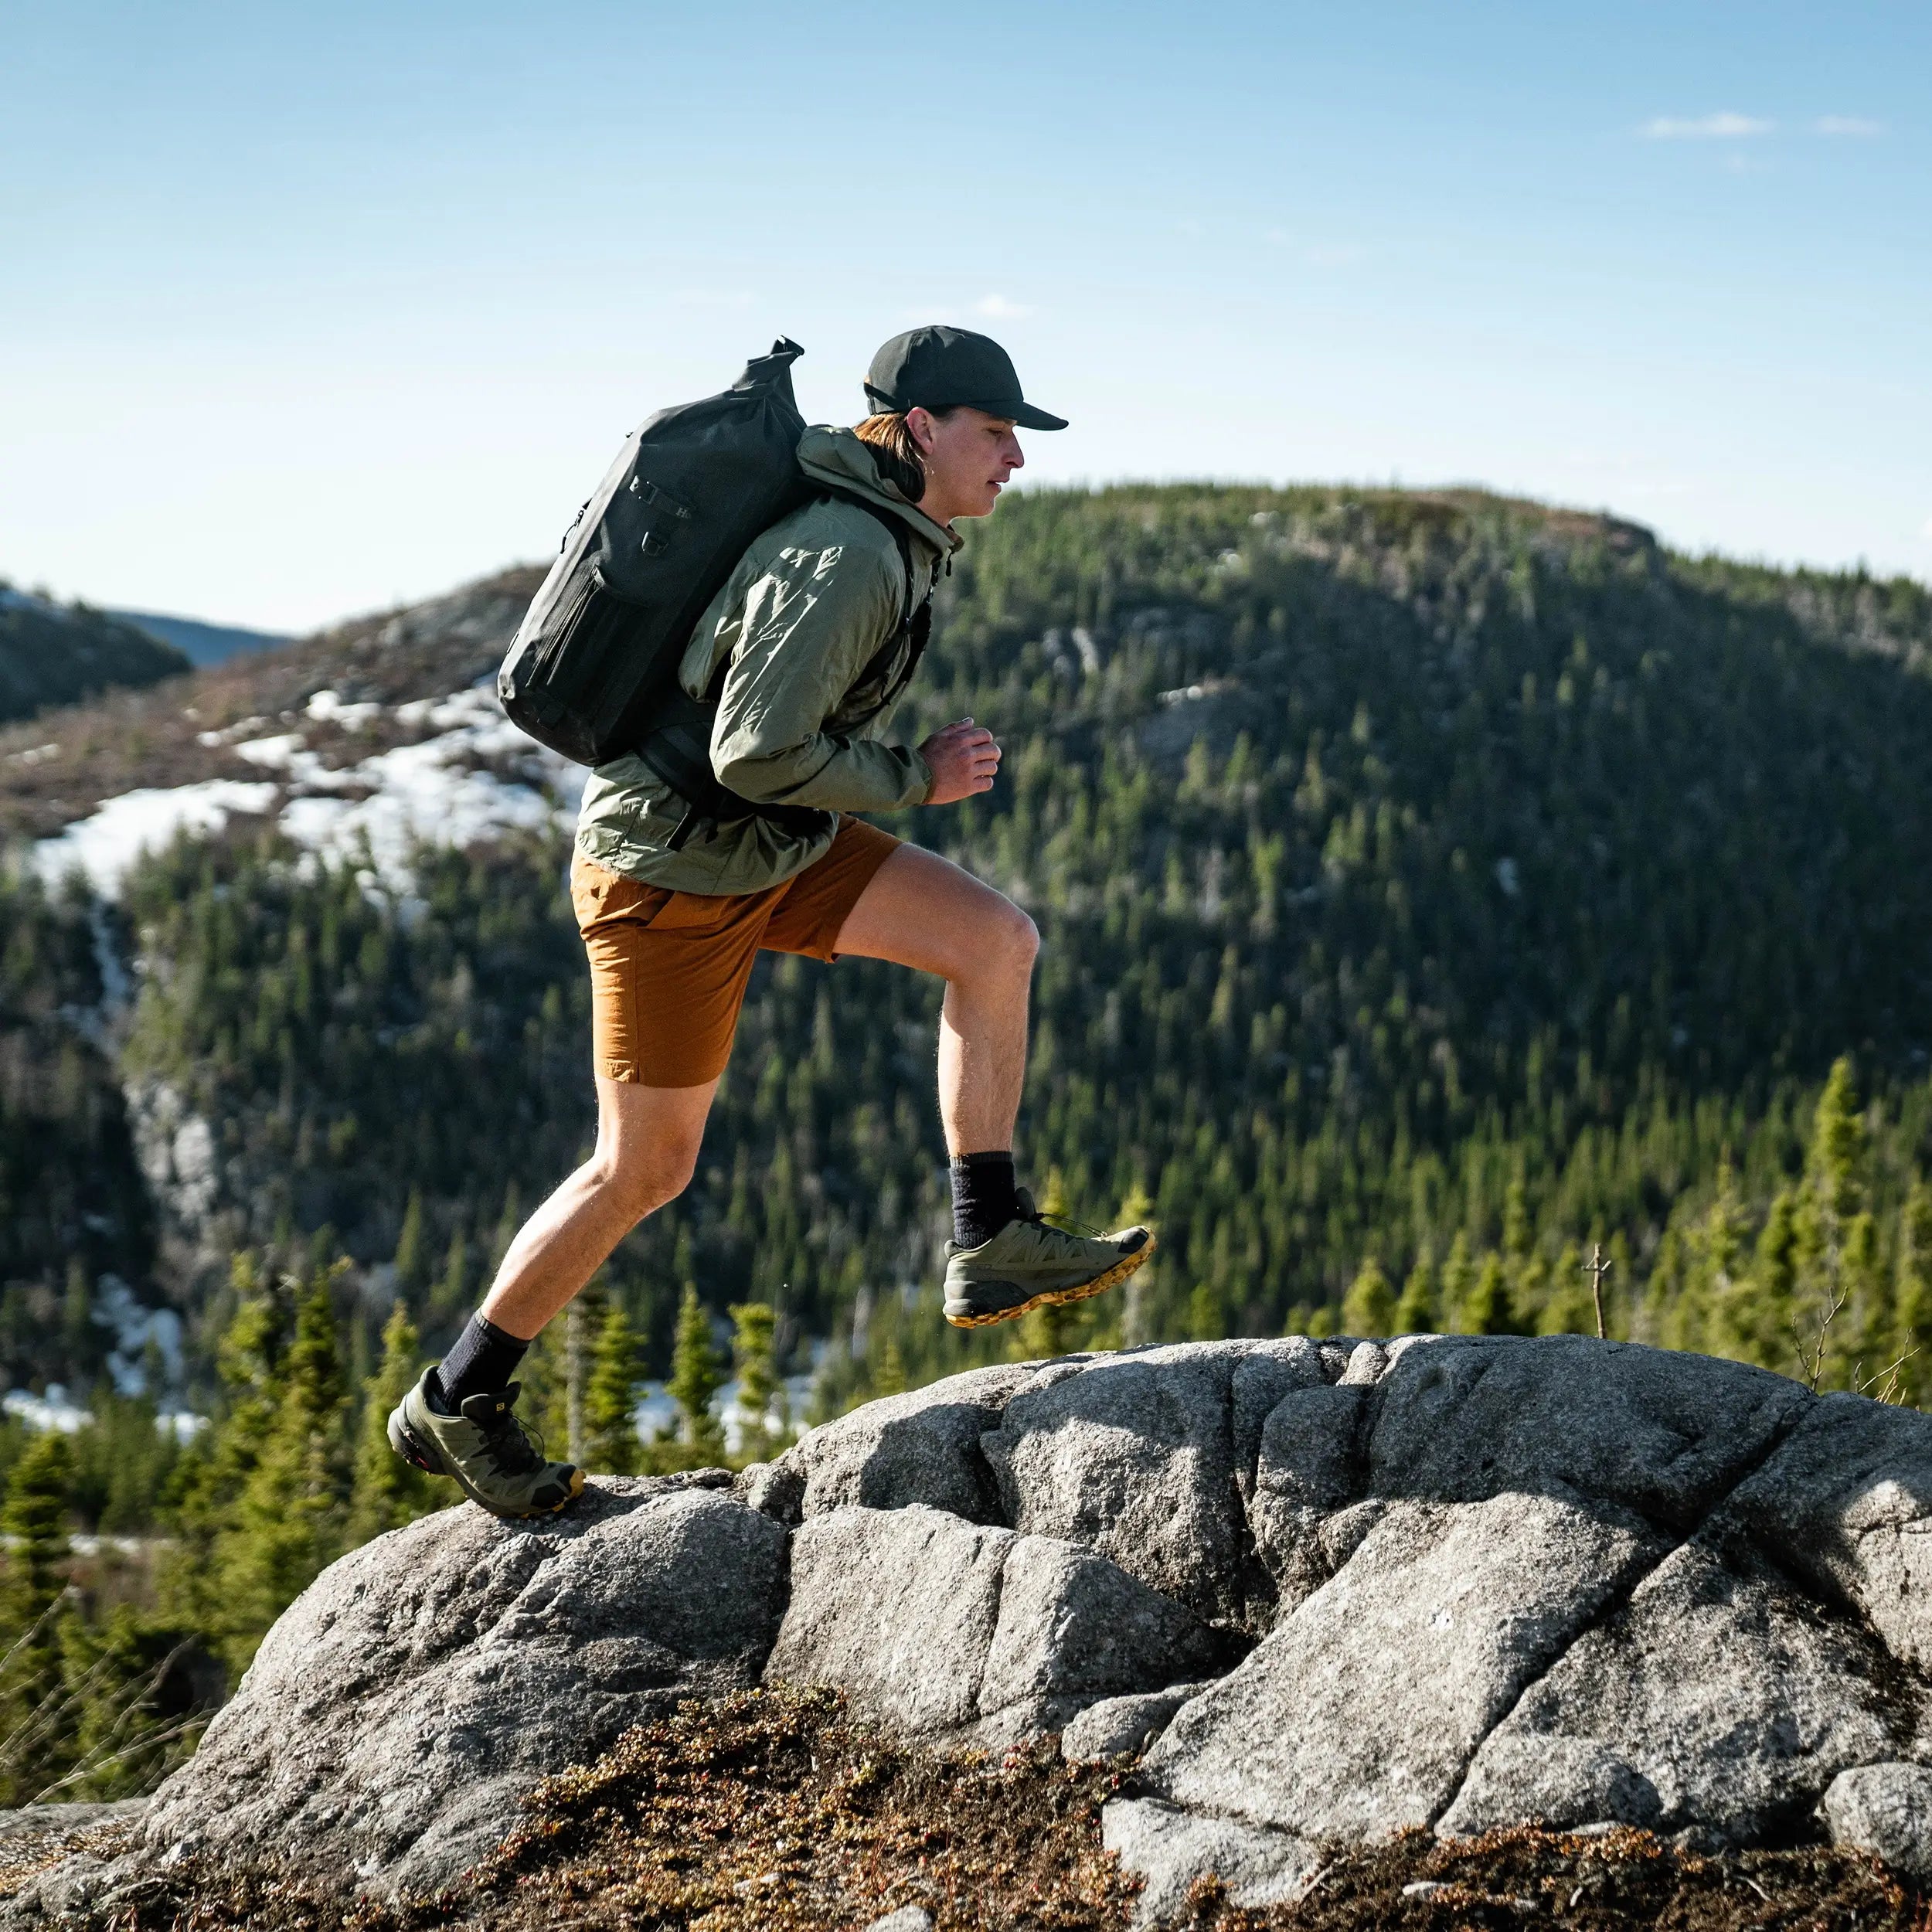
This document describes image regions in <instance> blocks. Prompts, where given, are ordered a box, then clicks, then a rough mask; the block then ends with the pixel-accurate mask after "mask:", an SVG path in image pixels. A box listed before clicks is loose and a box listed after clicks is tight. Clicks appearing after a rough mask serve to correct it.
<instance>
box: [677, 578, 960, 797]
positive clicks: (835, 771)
mask: <svg viewBox="0 0 1932 1932" xmlns="http://www.w3.org/2000/svg"><path fill="white" fill-rule="evenodd" d="M904 595H905V579H904V576H903V573H902V572H901V571H900V568H899V560H898V558H897V557H896V556H894V557H893V559H892V560H891V568H890V570H887V569H886V564H885V562H884V560H882V559H881V558H879V556H877V555H876V553H874V552H872V550H871V549H869V548H866V547H863V546H857V545H853V544H832V545H830V546H827V547H826V548H825V549H787V550H784V551H781V552H780V553H779V554H778V556H777V557H776V558H775V559H774V560H773V562H772V564H771V566H770V568H769V569H768V570H767V571H766V572H765V573H764V576H762V577H760V578H759V579H758V580H757V582H755V583H753V585H752V586H751V587H750V590H749V591H747V594H746V596H745V599H744V601H743V604H740V606H739V607H738V608H737V610H736V611H735V612H734V613H733V614H730V615H729V616H727V617H726V619H725V620H724V622H723V625H722V626H721V627H720V632H719V642H721V643H723V642H724V641H726V635H727V634H729V633H730V632H732V631H736V635H735V636H733V637H731V638H730V669H729V670H728V671H727V672H726V674H725V681H724V688H723V692H722V693H721V694H720V696H719V703H718V716H717V722H716V724H715V725H713V727H712V733H711V768H712V770H713V771H715V772H716V774H717V775H718V781H719V784H723V785H727V786H729V787H730V789H731V790H732V791H735V792H736V793H737V794H739V796H740V797H741V798H751V799H755V800H756V801H757V802H758V803H759V804H778V805H808V806H815V807H817V808H819V809H821V810H823V811H895V810H896V809H897V808H899V807H900V806H902V805H916V804H919V803H920V801H922V800H923V798H925V796H926V794H927V792H928V791H930V790H931V788H932V772H931V770H930V767H928V766H927V763H926V761H925V760H924V759H923V758H922V757H920V755H919V753H917V751H914V750H912V749H911V748H910V747H907V746H903V745H883V744H876V743H872V741H871V740H869V739H866V738H862V737H859V736H849V735H846V734H844V733H828V732H827V731H826V730H825V729H824V726H825V719H827V718H828V717H829V716H832V713H834V712H835V711H836V710H837V709H838V706H839V704H840V703H841V702H842V700H843V699H844V698H845V693H846V692H848V691H849V690H850V689H852V685H853V683H854V682H855V681H856V680H857V679H858V677H859V673H860V672H862V671H863V670H864V668H866V665H867V664H868V663H869V662H870V661H871V658H872V654H873V653H874V652H875V651H877V650H878V648H879V646H880V645H882V644H883V643H884V642H885V641H886V638H888V637H889V636H890V635H891V634H892V632H893V629H894V628H895V627H896V625H897V624H898V622H899V617H900V609H899V607H900V604H901V602H902V601H903V598H904Z"/></svg>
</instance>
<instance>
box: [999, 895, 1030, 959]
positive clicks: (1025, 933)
mask: <svg viewBox="0 0 1932 1932" xmlns="http://www.w3.org/2000/svg"><path fill="white" fill-rule="evenodd" d="M998 944H999V947H1000V951H1001V953H1002V955H1003V957H1005V959H1006V960H1007V961H1009V963H1010V964H1011V965H1012V968H1013V969H1014V970H1015V971H1016V972H1022V973H1030V972H1031V971H1032V970H1033V962H1034V961H1035V960H1036V959H1038V958H1039V927H1037V926H1036V925H1035V924H1034V923H1033V922H1032V918H1031V917H1029V915H1028V914H1026V913H1023V912H1022V911H1021V910H1020V909H1019V906H1015V904H1014V903H1013V902H1012V900H1010V899H1009V900H1005V902H1004V910H1002V913H1001V916H1000V921H999V934H998Z"/></svg>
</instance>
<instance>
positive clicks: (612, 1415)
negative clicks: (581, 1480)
mask: <svg viewBox="0 0 1932 1932" xmlns="http://www.w3.org/2000/svg"><path fill="white" fill-rule="evenodd" d="M639 1353H640V1351H639V1349H638V1338H637V1335H636V1334H635V1333H634V1331H633V1330H632V1328H631V1320H630V1317H629V1316H628V1315H626V1314H625V1313H624V1304H623V1303H622V1302H621V1301H619V1300H618V1298H617V1297H616V1296H615V1295H612V1296H611V1301H610V1306H609V1307H608V1308H607V1309H606V1310H605V1311H604V1319H603V1321H601V1322H600V1323H599V1324H598V1326H597V1343H596V1345H595V1347H594V1349H593V1350H592V1352H591V1357H590V1379H589V1380H588V1382H587V1383H586V1384H585V1386H584V1391H583V1420H584V1434H585V1443H584V1467H585V1468H587V1469H590V1470H593V1471H597V1472H598V1473H600V1474H602V1475H612V1476H630V1475H636V1474H637V1471H638V1463H639V1459H640V1456H641V1451H642V1449H643V1444H641V1442H640V1441H639V1440H638V1424H637V1406H638V1382H639V1380H640V1379H641V1376H640V1374H639V1362H638V1357H639Z"/></svg>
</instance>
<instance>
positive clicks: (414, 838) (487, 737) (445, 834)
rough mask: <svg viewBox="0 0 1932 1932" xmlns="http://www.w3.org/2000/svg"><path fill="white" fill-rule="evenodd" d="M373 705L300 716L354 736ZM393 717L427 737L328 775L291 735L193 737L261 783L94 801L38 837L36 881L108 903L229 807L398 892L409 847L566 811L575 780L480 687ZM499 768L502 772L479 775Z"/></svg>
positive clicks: (328, 705)
mask: <svg viewBox="0 0 1932 1932" xmlns="http://www.w3.org/2000/svg"><path fill="white" fill-rule="evenodd" d="M382 710H383V706H380V705H378V704H373V703H362V704H345V703H344V702H342V699H340V698H339V697H338V695H337V694H336V693H335V692H332V691H318V692H316V693H315V696H313V697H312V698H311V699H309V701H308V716H311V718H314V719H317V720H318V722H328V723H336V724H339V725H342V726H344V727H345V728H346V729H349V730H361V729H362V727H363V726H365V725H366V724H367V723H369V720H370V719H372V718H373V717H375V716H376V715H377V714H378V713H380V712H381V711H382ZM393 716H394V717H395V719H396V722H397V723H400V724H402V725H403V726H406V727H407V728H409V729H410V730H427V731H428V732H429V733H432V734H433V735H431V736H426V737H424V738H423V739H422V740H420V741H419V742H417V743H414V744H406V745H397V746H396V747H393V748H392V749H391V750H387V751H383V752H379V753H376V754H375V755H374V756H373V757H368V758H365V759H362V760H361V761H360V762H359V763H357V764H352V765H345V766H342V767H336V768H331V767H328V766H327V765H325V764H324V763H323V762H322V760H321V757H319V756H318V754H317V753H315V752H313V751H311V750H309V749H308V742H307V740H306V739H305V738H304V736H303V734H302V733H300V732H297V731H284V732H277V733H266V734H263V733H262V726H264V725H265V724H266V723H267V719H263V718H247V719H243V720H241V722H240V723H238V724H233V725H230V726H226V727H225V728H224V729H223V730H219V731H204V732H202V733H199V734H198V736H199V742H200V743H202V744H203V745H205V746H206V747H209V749H211V750H213V749H216V748H219V747H233V750H234V752H235V753H236V756H237V757H240V758H243V759H245V760H247V762H248V763H249V764H252V765H253V766H255V767H257V769H259V770H262V771H264V772H272V773H274V774H275V776H274V777H272V778H264V779H262V780H260V781H252V780H236V779H227V778H216V779H209V780H206V781H202V783H200V784H189V785H182V786H180V787H176V788H175V789H174V790H172V791H131V792H128V793H125V794H123V795H122V796H121V797H120V798H110V799H107V800H106V801H104V802H103V803H102V804H101V805H100V807H99V808H97V810H96V811H95V812H94V815H93V816H92V817H91V818H85V819H83V820H82V821H80V823H79V824H77V825H70V826H69V827H68V828H67V829H66V831H65V832H62V833H60V835H58V836H57V837H56V838H48V839H43V841H41V842H40V845H39V848H38V850H37V855H36V863H37V865H38V866H39V870H40V872H41V875H42V876H43V877H44V878H46V879H50V880H51V879H58V878H59V877H60V876H63V874H65V873H66V872H68V871H69V870H70V869H73V867H75V866H79V867H80V869H81V870H82V871H83V872H85V873H86V875H87V879H88V880H89V882H90V883H91V884H92V885H93V886H94V889H95V891H96V892H97V893H99V894H100V896H102V897H104V898H107V899H111V898H113V897H114V896H116V895H117V893H119V891H120V889H121V885H122V883H123V881H124V879H125V878H126V876H127V874H128V870H129V869H130V868H131V866H133V865H134V862H135V861H136V860H137V859H139V858H140V856H141V854H142V853H143V852H148V851H151V850H153V849H155V848H157V847H158V846H162V845H165V844H166V843H167V842H168V840H169V839H170V838H172V837H173V836H174V835H175V833H176V832H180V831H189V832H219V830H220V829H221V828H223V826H224V825H226V823H227V821H228V818H229V817H230V815H231V814H233V813H235V812H238V811H240V812H250V813H257V814H262V815H269V814H273V815H274V818H275V819H276V821H277V823H278V824H279V825H280V828H281V831H282V832H283V833H284V835H285V836H287V838H290V839H291V840H292V841H293V842H294V843H295V844H297V845H301V846H303V847H304V848H306V849H308V851H309V852H312V853H315V855H318V857H324V858H332V859H363V862H364V863H365V864H366V866H368V867H369V868H370V869H371V876H369V878H367V879H365V880H364V882H363V883H364V884H365V886H368V887H371V888H373V887H375V886H378V885H380V886H381V887H382V888H383V889H385V890H386V891H388V892H389V893H391V894H402V893H406V892H407V890H408V889H409V887H410V885H411V884H412V883H413V860H414V857H415V854H416V851H417V848H418V847H420V846H422V845H445V846H455V847H458V848H461V847H462V846H465V845H474V844H476V843H478V842H480V841H482V840H485V839H488V838H500V837H502V836H503V835H505V833H509V832H540V831H543V829H545V828H546V827H548V826H549V825H550V824H551V823H552V822H553V820H554V819H555V818H556V816H557V815H558V814H559V813H560V812H562V811H566V810H570V809H573V808H574V807H575V805H576V804H577V797H578V794H579V793H580V789H581V783H582V777H583V774H581V773H580V771H579V770H578V769H577V767H575V766H573V765H572V764H570V762H569V761H568V760H566V759H563V758H560V757H558V756H557V755H556V753H554V752H552V751H549V750H546V749H545V748H544V747H542V746H540V745H538V744H536V743H533V742H532V740H530V739H529V738H526V736H524V735H523V733H522V732H520V731H519V730H517V728H516V727H515V726H514V725H513V724H512V723H510V722H509V719H507V718H505V716H504V715H503V713H502V709H501V708H500V707H499V706H498V703H497V701H496V697H495V692H493V691H492V689H489V688H488V687H487V686H485V685H478V686H475V687H473V688H472V689H469V690H466V691H458V692H453V693H451V695H450V696H447V697H441V698H420V699H415V700H413V701H412V702H409V703H406V704H401V705H398V706H396V707H395V709H394V713H393ZM250 733H256V734H258V735H255V736H250V735H249V734H250ZM511 760H514V761H515V763H514V767H513V770H514V774H515V775H514V776H511V777H505V776H504V775H502V773H501V772H500V771H499V770H495V769H492V767H493V766H499V765H502V764H505V763H508V762H509V761H511ZM345 793H354V794H358V795H356V796H354V797H345V796H343V795H342V794H345ZM365 854H366V859H365V858H364V856H363V855H365Z"/></svg>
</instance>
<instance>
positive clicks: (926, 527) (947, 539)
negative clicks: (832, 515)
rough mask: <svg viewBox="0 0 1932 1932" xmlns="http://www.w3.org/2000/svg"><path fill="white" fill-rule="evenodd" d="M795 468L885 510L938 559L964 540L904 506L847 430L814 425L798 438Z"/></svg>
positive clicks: (914, 507) (867, 451) (910, 506)
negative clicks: (925, 545) (935, 552)
mask: <svg viewBox="0 0 1932 1932" xmlns="http://www.w3.org/2000/svg"><path fill="white" fill-rule="evenodd" d="M798 467H799V468H800V469H801V470H803V471H804V473H805V474H806V475H808V477H810V478H811V479H812V480H813V481H814V482H817V483H829V484H832V485H835V486H836V487H837V488H839V489H842V490H848V491H849V492H851V493H852V495H854V496H862V497H863V498H865V499H866V502H868V503H876V504H877V505H878V506H879V509H882V510H889V511H890V512H892V513H893V515H894V516H896V517H897V518H898V519H900V522H903V524H904V525H905V526H906V529H909V530H910V531H911V532H912V533H913V536H916V537H917V538H918V539H920V542H922V543H926V544H927V545H929V546H930V547H931V548H932V549H934V550H935V551H937V553H939V555H940V556H942V557H944V556H951V554H952V553H954V551H955V550H957V549H958V548H959V547H960V546H961V543H962V542H963V541H964V539H962V538H961V537H960V536H957V535H956V534H955V533H954V532H953V531H951V530H949V529H947V528H946V526H944V524H941V523H935V522H934V521H933V520H932V519H931V518H930V517H929V516H928V515H926V514H925V512H923V510H921V509H920V508H919V507H918V505H917V504H913V503H908V502H906V499H905V498H903V496H901V495H900V494H899V492H897V491H896V489H894V488H893V487H892V485H890V484H889V483H888V482H886V480H885V478H883V477H882V476H881V475H880V474H879V465H878V464H876V463H875V462H874V461H872V451H871V450H870V449H869V448H868V447H866V444H863V443H862V442H860V440H859V438H858V437H856V436H855V435H854V434H852V431H851V430H846V429H835V428H833V427H832V426H831V425H830V424H828V423H814V424H813V425H812V426H811V428H809V429H808V430H806V431H805V433H804V435H803V436H802V437H801V438H800V439H799V443H798Z"/></svg>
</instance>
